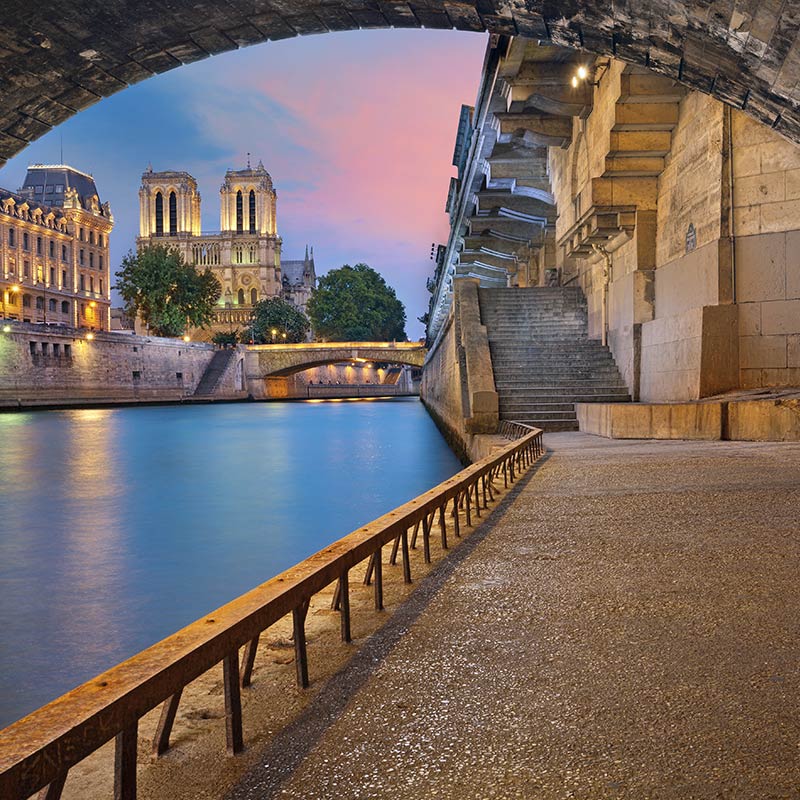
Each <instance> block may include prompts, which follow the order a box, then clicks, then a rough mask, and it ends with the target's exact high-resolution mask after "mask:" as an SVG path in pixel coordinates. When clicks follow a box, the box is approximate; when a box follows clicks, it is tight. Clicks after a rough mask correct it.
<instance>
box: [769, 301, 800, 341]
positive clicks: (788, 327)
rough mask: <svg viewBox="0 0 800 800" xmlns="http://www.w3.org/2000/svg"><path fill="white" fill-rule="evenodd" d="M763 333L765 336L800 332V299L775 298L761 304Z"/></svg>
mask: <svg viewBox="0 0 800 800" xmlns="http://www.w3.org/2000/svg"><path fill="white" fill-rule="evenodd" d="M761 325H762V331H761V332H762V333H763V334H764V335H765V336H770V335H772V334H782V333H800V300H775V301H773V302H771V303H762V305H761Z"/></svg>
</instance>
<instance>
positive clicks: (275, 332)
mask: <svg viewBox="0 0 800 800" xmlns="http://www.w3.org/2000/svg"><path fill="white" fill-rule="evenodd" d="M277 335H278V331H277V330H276V329H275V328H273V329H272V344H275V337H276V336H277Z"/></svg>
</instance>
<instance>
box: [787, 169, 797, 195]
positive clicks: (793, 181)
mask: <svg viewBox="0 0 800 800" xmlns="http://www.w3.org/2000/svg"><path fill="white" fill-rule="evenodd" d="M798 198H800V169H790V170H787V171H786V199H787V200H797V199H798Z"/></svg>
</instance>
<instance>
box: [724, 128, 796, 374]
mask: <svg viewBox="0 0 800 800" xmlns="http://www.w3.org/2000/svg"><path fill="white" fill-rule="evenodd" d="M732 131H733V141H734V151H733V173H734V187H733V204H734V233H735V235H736V247H735V269H736V272H735V292H736V303H737V305H738V307H739V375H740V385H741V386H742V388H746V389H749V388H756V387H761V386H800V148H798V147H797V146H796V145H794V144H793V143H791V142H787V141H786V140H784V139H782V138H781V137H780V136H778V135H777V134H776V133H774V132H773V131H771V130H770V129H769V128H766V127H764V126H763V125H758V124H756V123H754V122H753V121H752V120H750V119H749V118H748V117H746V116H744V115H743V114H740V113H737V112H734V114H733V126H732Z"/></svg>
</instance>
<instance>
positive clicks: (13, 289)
mask: <svg viewBox="0 0 800 800" xmlns="http://www.w3.org/2000/svg"><path fill="white" fill-rule="evenodd" d="M11 291H12V292H14V294H16V293H17V292H18V291H19V286H18V285H17V284H16V283H15V284H14V285H13V286H12V287H11Z"/></svg>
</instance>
